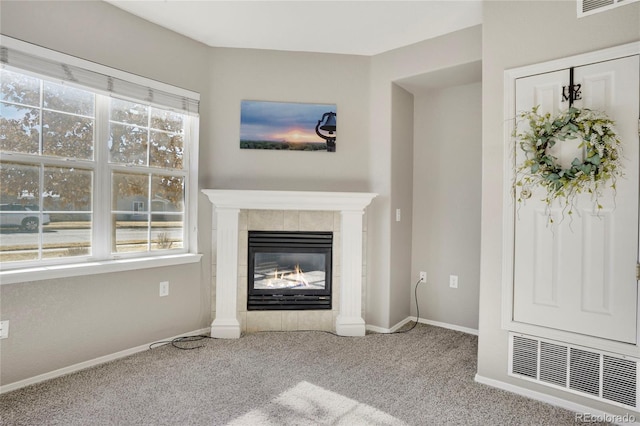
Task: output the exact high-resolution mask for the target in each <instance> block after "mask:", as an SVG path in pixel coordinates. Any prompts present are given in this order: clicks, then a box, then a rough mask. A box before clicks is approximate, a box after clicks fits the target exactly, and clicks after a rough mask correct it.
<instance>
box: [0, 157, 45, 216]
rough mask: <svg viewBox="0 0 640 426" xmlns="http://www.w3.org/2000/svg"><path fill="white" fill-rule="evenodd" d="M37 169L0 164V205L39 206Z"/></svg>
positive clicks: (16, 164)
mask: <svg viewBox="0 0 640 426" xmlns="http://www.w3.org/2000/svg"><path fill="white" fill-rule="evenodd" d="M39 181H40V179H39V167H38V166H32V165H28V164H19V163H5V162H3V163H0V182H2V185H0V200H2V203H19V204H30V205H36V206H38V205H39V204H40V199H39V196H40V185H39Z"/></svg>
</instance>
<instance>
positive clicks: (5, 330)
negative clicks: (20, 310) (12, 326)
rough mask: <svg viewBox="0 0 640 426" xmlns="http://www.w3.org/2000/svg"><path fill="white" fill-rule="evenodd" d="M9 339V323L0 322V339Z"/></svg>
mask: <svg viewBox="0 0 640 426" xmlns="http://www.w3.org/2000/svg"><path fill="white" fill-rule="evenodd" d="M7 337H9V321H8V320H7V321H0V339H6V338H7Z"/></svg>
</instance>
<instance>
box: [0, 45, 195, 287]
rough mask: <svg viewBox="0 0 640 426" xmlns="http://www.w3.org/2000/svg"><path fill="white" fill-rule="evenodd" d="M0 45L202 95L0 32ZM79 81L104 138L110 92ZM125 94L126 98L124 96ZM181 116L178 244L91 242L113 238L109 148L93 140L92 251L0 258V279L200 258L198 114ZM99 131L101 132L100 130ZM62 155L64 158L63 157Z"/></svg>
mask: <svg viewBox="0 0 640 426" xmlns="http://www.w3.org/2000/svg"><path fill="white" fill-rule="evenodd" d="M0 46H6V47H8V48H9V49H16V50H20V51H23V52H25V53H28V54H30V55H33V56H38V57H42V58H46V59H49V60H52V61H56V62H60V63H65V64H69V65H73V66H75V67H79V68H82V69H85V70H88V71H91V72H95V73H97V74H102V75H106V76H111V77H114V78H118V79H120V80H123V81H127V82H131V83H133V84H137V85H141V86H145V87H149V88H152V89H157V90H161V91H164V92H166V93H170V94H174V95H175V96H184V97H188V98H189V99H195V100H196V101H199V99H200V95H199V94H198V93H196V92H192V91H189V90H186V89H182V88H178V87H175V86H171V85H168V84H165V83H162V82H158V81H155V80H150V79H147V78H144V77H140V76H138V75H134V74H129V73H126V72H124V71H121V70H117V69H114V68H110V67H106V66H103V65H100V64H96V63H94V62H89V61H86V60H83V59H80V58H76V57H73V56H69V55H66V54H63V53H60V52H56V51H52V50H49V49H45V48H42V47H40V46H35V45H32V44H30V43H25V42H22V41H20V40H17V39H13V38H11V37H7V36H4V35H0ZM8 68H9V69H13V70H17V71H18V72H24V73H25V74H31V75H35V76H36V77H39V78H43V79H46V80H49V81H54V82H55V81H56V79H55V78H54V79H52V78H50V77H48V76H47V75H44V74H43V75H38V74H34V73H32V72H29V71H22V70H20V69H18V68H14V67H10V66H9V67H8ZM64 84H69V85H73V83H69V82H64ZM78 87H79V88H81V89H84V90H90V91H92V92H94V93H96V117H95V132H96V140H97V139H102V140H103V141H104V140H106V139H104V138H105V137H107V138H108V134H105V133H106V132H108V128H109V124H108V123H109V117H108V108H105V106H106V105H102V107H100V108H99V106H98V103H99V102H101V103H108V97H107V96H108V93H101V92H100V91H99V90H96V89H94V88H89V87H85V86H81V85H78ZM104 95H107V96H104ZM116 97H118V98H123V97H122V96H120V95H116ZM124 99H126V97H125V98H124ZM130 100H132V101H137V102H140V101H141V100H140V99H134V98H131V99H130ZM156 106H157V107H159V108H166V107H164V106H163V105H160V104H159V105H156ZM168 109H170V108H168ZM185 117H186V120H185V135H184V141H185V144H188V145H186V146H185V148H186V149H185V156H184V159H183V161H184V164H185V168H186V169H187V170H186V173H185V178H186V179H185V180H186V184H185V188H184V241H183V248H182V249H179V250H175V249H174V250H171V251H159V252H158V254H152V253H149V252H145V253H135V252H134V253H112V252H111V250H110V247H111V246H110V244H109V245H106V244H95V242H96V241H100V240H101V239H105V238H106V239H108V240H109V243H110V240H111V230H110V225H109V224H110V220H109V217H110V214H111V204H110V194H111V169H112V167H111V165H110V164H109V163H108V160H107V158H108V153H107V152H106V149H107V148H106V144H102V145H101V144H96V145H95V146H94V160H93V161H94V164H95V168H94V169H93V170H94V183H93V193H94V201H93V206H92V208H93V224H92V225H93V229H92V254H91V256H84V257H79V258H64V259H51V260H49V259H47V260H38V261H30V262H25V263H22V262H21V263H18V262H16V264H12V263H5V264H0V285H2V284H13V283H19V282H27V281H38V280H47V279H54V278H63V277H72V276H80V275H90V274H100V273H109V272H115V271H126V270H134V269H143V268H152V267H160V266H171V265H179V264H185V263H194V262H199V261H200V259H201V255H199V254H198V253H197V247H198V239H197V219H198V214H197V212H198V191H197V185H198V145H199V143H198V140H199V137H198V136H199V133H198V127H199V118H198V116H197V114H187V113H185ZM98 132H103V134H102V135H98ZM22 157H25V156H24V155H21V154H16V155H12V154H3V155H2V160H4V161H19V160H20V158H22ZM24 160H27V158H23V161H24ZM60 160H61V161H62V162H63V163H65V159H60ZM27 161H28V160H27ZM83 161H86V160H78V162H79V163H80V162H83ZM29 162H33V161H29ZM69 163H70V162H66V165H69ZM161 170H162V169H153V168H149V170H146V171H145V173H147V172H160V174H161V173H162V172H161ZM105 191H107V194H108V196H105V195H104V194H105ZM100 194H102V196H101V195H100Z"/></svg>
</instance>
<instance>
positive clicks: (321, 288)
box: [247, 231, 333, 310]
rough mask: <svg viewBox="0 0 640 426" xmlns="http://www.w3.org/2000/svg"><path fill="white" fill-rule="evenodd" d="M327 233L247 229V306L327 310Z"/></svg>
mask: <svg viewBox="0 0 640 426" xmlns="http://www.w3.org/2000/svg"><path fill="white" fill-rule="evenodd" d="M332 243H333V234H332V233H331V232H270V231H249V253H248V254H249V257H248V259H249V265H248V277H249V279H248V280H247V283H248V298H247V309H249V310H269V309H272V310H273V309H331V258H332Z"/></svg>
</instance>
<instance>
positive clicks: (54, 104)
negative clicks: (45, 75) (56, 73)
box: [43, 81, 95, 117]
mask: <svg viewBox="0 0 640 426" xmlns="http://www.w3.org/2000/svg"><path fill="white" fill-rule="evenodd" d="M43 100H44V107H45V108H48V109H54V110H56V111H64V112H69V113H72V114H80V115H86V116H89V117H93V116H94V115H95V114H94V111H95V95H94V94H93V93H91V92H87V91H86V90H82V89H76V88H75V87H70V86H64V85H60V84H55V83H51V82H49V81H45V82H44V99H43Z"/></svg>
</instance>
